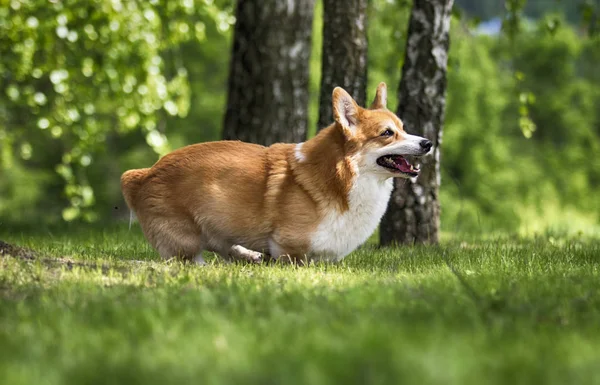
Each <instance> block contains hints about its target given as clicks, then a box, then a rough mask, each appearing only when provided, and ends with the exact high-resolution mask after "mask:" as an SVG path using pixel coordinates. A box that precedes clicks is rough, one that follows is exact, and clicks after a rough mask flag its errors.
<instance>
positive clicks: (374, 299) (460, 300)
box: [0, 227, 600, 385]
mask: <svg viewBox="0 0 600 385" xmlns="http://www.w3.org/2000/svg"><path fill="white" fill-rule="evenodd" d="M0 238H2V239H4V240H6V241H14V240H17V239H19V240H20V242H22V244H23V245H27V246H29V247H32V248H33V249H37V250H39V251H40V252H43V253H44V254H46V255H47V256H50V257H51V258H52V257H54V256H60V257H63V258H64V257H67V258H66V259H63V260H62V262H60V261H52V260H46V261H24V260H18V259H15V258H11V257H6V256H4V257H0V324H1V325H2V328H0V358H1V359H0V378H3V379H4V380H5V382H6V383H10V384H14V385H20V384H40V383H44V384H64V385H67V384H82V383H106V382H109V383H111V384H133V383H144V384H163V383H171V382H176V383H180V384H188V383H189V384H197V383H202V384H229V383H231V384H238V383H245V384H265V383H267V384H269V383H285V384H306V383H311V384H340V383H344V384H365V383H368V384H375V383H377V384H390V383H397V382H398V379H402V382H403V383H409V384H413V383H414V384H461V385H465V384H477V385H481V384H513V383H515V382H516V383H523V384H531V383H543V384H568V383H578V384H588V383H590V384H592V383H594V380H595V379H597V378H598V375H600V368H599V367H598V365H597V361H598V348H597V347H598V344H599V343H600V333H599V330H598V323H599V322H600V311H599V309H600V297H599V296H598V291H599V290H600V280H598V270H597V266H598V263H599V262H600V259H599V258H600V244H598V243H597V242H588V241H584V240H578V239H571V240H568V239H563V238H556V237H544V238H541V239H538V240H535V241H518V240H491V241H481V240H479V241H474V242H460V243H458V242H454V241H451V242H445V243H443V244H442V245H441V246H440V247H434V248H431V247H411V248H401V249H380V250H374V249H371V248H366V249H363V250H359V251H358V252H356V253H354V254H353V255H352V256H350V257H349V258H347V259H346V260H344V262H343V263H341V264H337V265H328V264H318V265H314V266H310V267H306V268H299V269H297V268H292V267H285V266H283V267H281V266H244V265H235V264H222V263H218V262H215V263H214V264H213V265H209V266H205V267H202V268H200V267H196V266H190V265H187V266H185V265H180V264H178V263H170V264H165V263H163V262H158V261H157V260H156V257H157V255H156V254H155V253H154V252H152V251H150V250H149V249H148V247H147V244H146V242H145V241H144V240H143V238H142V237H141V234H140V232H139V228H138V227H134V229H133V230H132V231H131V232H128V231H127V229H126V227H124V228H123V229H122V230H117V231H112V230H111V231H105V232H102V231H94V232H93V233H88V234H86V233H85V232H83V231H72V230H69V231H68V232H66V233H63V234H54V236H53V237H52V238H51V237H50V236H48V235H43V236H35V237H32V236H27V237H25V238H21V237H20V236H17V238H13V237H11V236H9V237H8V238H6V234H3V235H2V236H0ZM132 258H135V259H136V260H138V261H128V259H132ZM445 258H447V260H448V261H449V263H450V264H451V266H452V267H453V268H454V269H455V270H456V271H457V272H458V274H460V277H461V278H463V279H464V282H465V284H463V283H461V281H460V280H459V279H458V278H457V276H455V275H454V274H453V273H452V271H451V270H450V269H449V268H448V266H447V265H446V263H445ZM515 379H516V380H515Z"/></svg>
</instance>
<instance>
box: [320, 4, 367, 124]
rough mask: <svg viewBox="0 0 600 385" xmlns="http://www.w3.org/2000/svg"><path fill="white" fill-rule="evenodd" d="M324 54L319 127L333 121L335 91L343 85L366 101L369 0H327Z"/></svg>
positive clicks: (349, 91)
mask: <svg viewBox="0 0 600 385" xmlns="http://www.w3.org/2000/svg"><path fill="white" fill-rule="evenodd" d="M322 55H323V58H322V72H321V90H320V98H319V122H318V127H317V130H320V129H322V128H325V127H327V126H328V125H330V124H331V123H332V122H333V115H332V111H331V95H332V91H333V89H334V88H335V87H337V86H340V87H342V88H344V89H345V90H346V91H348V93H349V94H350V95H351V96H352V97H353V98H354V100H356V102H358V104H359V105H361V106H364V105H365V99H366V86H367V0H323V53H322Z"/></svg>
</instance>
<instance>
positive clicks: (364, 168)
mask: <svg viewBox="0 0 600 385" xmlns="http://www.w3.org/2000/svg"><path fill="white" fill-rule="evenodd" d="M386 104H387V87H386V85H385V83H380V84H379V86H378V87H377V93H376V95H375V99H374V100H373V103H372V104H371V106H370V107H369V109H365V108H361V107H360V106H359V105H358V104H357V103H356V102H355V101H354V99H352V97H351V96H350V95H349V94H348V93H347V92H346V91H345V90H344V89H342V88H340V87H336V88H335V89H334V90H333V116H334V118H335V121H336V125H337V127H338V128H339V129H340V130H342V132H343V134H344V136H345V138H346V148H347V152H348V153H351V154H353V155H352V157H353V158H354V159H356V161H357V164H358V167H359V169H360V170H361V172H374V173H377V174H381V175H382V176H386V177H390V176H391V177H400V178H411V177H416V176H417V175H419V168H418V166H417V167H415V166H413V165H412V164H411V163H410V158H411V157H419V156H423V155H425V154H427V153H429V151H430V150H431V147H432V146H433V144H432V143H431V141H429V140H427V139H425V138H423V137H420V136H416V135H410V134H407V133H406V132H405V131H404V126H403V124H402V121H401V120H400V119H399V118H398V117H397V116H396V114H394V113H393V112H391V111H389V110H388V109H387V107H386Z"/></svg>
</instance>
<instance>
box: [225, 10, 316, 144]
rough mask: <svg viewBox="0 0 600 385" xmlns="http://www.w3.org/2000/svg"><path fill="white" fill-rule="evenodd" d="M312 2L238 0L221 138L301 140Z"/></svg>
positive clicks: (305, 112) (265, 141)
mask: <svg viewBox="0 0 600 385" xmlns="http://www.w3.org/2000/svg"><path fill="white" fill-rule="evenodd" d="M313 10H314V0H238V3H237V9H236V19H237V21H236V24H235V31H234V38H233V54H232V58H231V65H230V71H229V86H228V89H229V91H228V99H227V110H226V113H225V121H224V127H223V138H224V139H233V140H237V139H239V140H242V141H246V142H252V143H259V144H263V145H270V144H273V143H276V142H299V141H302V140H304V139H305V137H306V129H307V124H308V123H307V122H308V119H307V116H308V86H309V82H308V81H309V78H308V76H309V58H310V45H311V35H312V20H313Z"/></svg>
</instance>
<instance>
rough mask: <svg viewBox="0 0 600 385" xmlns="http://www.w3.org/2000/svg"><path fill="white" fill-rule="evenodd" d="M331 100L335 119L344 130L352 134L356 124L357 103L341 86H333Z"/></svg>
mask: <svg viewBox="0 0 600 385" xmlns="http://www.w3.org/2000/svg"><path fill="white" fill-rule="evenodd" d="M332 101H333V117H334V118H335V121H336V122H338V123H339V124H340V125H341V126H342V128H343V129H344V132H346V131H349V133H350V134H354V132H355V131H356V125H357V124H358V104H356V102H355V101H354V99H352V96H350V94H349V93H347V92H346V90H344V89H343V88H341V87H335V89H334V90H333V96H332Z"/></svg>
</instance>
